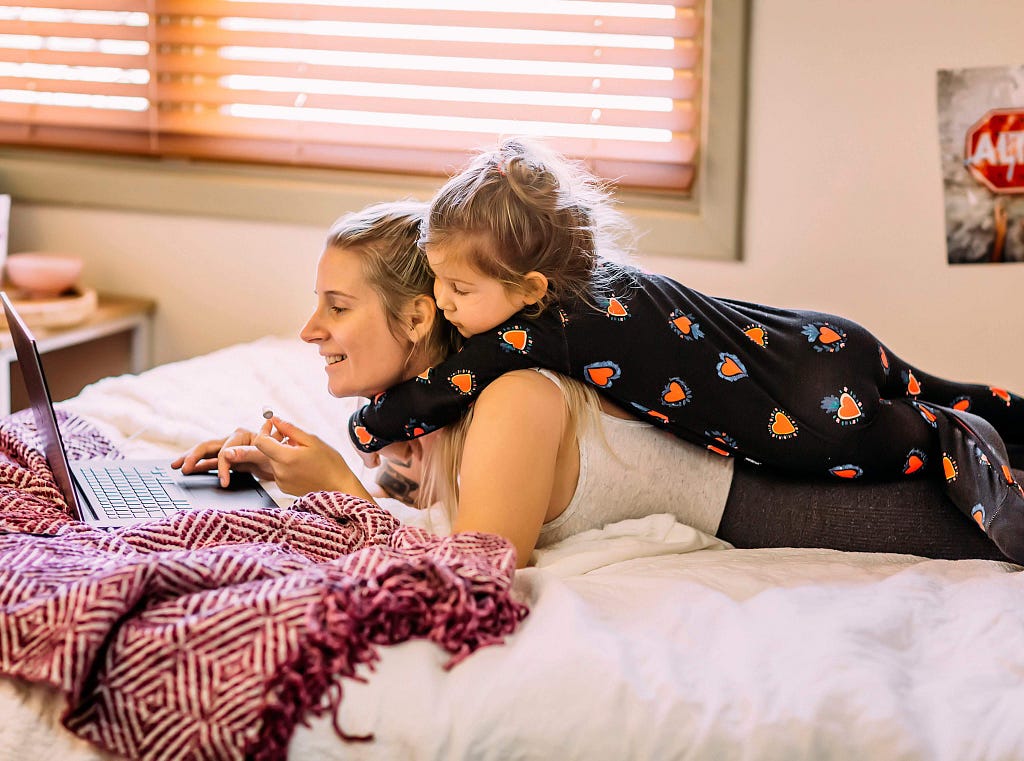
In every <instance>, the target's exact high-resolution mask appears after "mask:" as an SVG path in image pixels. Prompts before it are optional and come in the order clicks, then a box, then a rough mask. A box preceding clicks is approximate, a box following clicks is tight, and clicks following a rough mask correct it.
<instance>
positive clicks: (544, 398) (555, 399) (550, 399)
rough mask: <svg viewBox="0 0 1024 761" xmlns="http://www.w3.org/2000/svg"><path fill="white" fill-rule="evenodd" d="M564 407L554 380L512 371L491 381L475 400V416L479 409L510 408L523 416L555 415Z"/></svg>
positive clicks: (525, 371)
mask: <svg viewBox="0 0 1024 761" xmlns="http://www.w3.org/2000/svg"><path fill="white" fill-rule="evenodd" d="M564 405H565V399H564V398H563V396H562V390H561V389H560V388H559V387H558V384H556V383H555V382H554V381H553V380H551V379H550V378H547V377H545V376H544V375H543V374H541V373H539V372H537V371H536V370H513V371H512V372H508V373H505V374H504V375H502V376H501V377H499V378H497V379H496V380H494V381H492V382H491V383H490V385H488V386H487V388H485V389H484V390H483V391H481V392H480V396H479V397H478V398H477V401H476V414H477V415H479V414H480V411H481V409H488V408H492V407H502V408H505V409H509V408H510V407H514V408H518V409H520V410H521V411H522V412H523V413H524V414H538V413H549V412H554V411H556V410H557V409H559V408H560V407H563V406H564Z"/></svg>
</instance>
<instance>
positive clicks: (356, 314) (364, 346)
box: [299, 247, 425, 397]
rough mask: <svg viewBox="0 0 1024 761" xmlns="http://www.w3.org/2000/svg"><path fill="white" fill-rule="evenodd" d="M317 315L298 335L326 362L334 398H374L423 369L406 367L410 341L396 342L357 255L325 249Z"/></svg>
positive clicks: (318, 278) (318, 280)
mask: <svg viewBox="0 0 1024 761" xmlns="http://www.w3.org/2000/svg"><path fill="white" fill-rule="evenodd" d="M315 292H316V297H317V306H316V311H314V312H313V315H312V316H311V317H310V318H309V320H308V321H307V322H306V325H305V327H303V328H302V331H301V332H300V333H299V335H300V336H301V337H302V340H303V341H306V342H308V343H311V344H315V345H316V346H317V348H318V349H319V350H320V356H321V357H323V359H324V363H325V366H324V371H325V372H326V373H327V389H328V391H330V393H331V395H332V396H339V397H341V396H366V397H372V396H374V395H375V394H378V393H380V392H381V391H384V390H385V389H387V388H390V387H391V386H393V385H395V384H396V383H400V382H401V381H403V380H407V379H408V378H411V377H414V376H415V375H416V374H417V373H419V372H421V371H422V370H424V369H425V368H422V367H412V366H410V362H409V359H410V355H411V354H412V350H413V342H412V339H411V338H408V339H401V338H396V337H395V336H394V335H393V334H392V333H391V329H390V326H389V324H388V320H387V316H386V315H385V312H384V307H383V306H382V305H381V302H380V298H379V297H378V295H377V292H376V291H375V290H373V288H372V287H371V286H370V285H369V283H367V282H366V280H365V278H364V277H363V270H362V266H361V263H360V255H359V254H357V253H353V252H352V251H349V250H346V249H340V248H330V247H329V248H327V249H325V250H324V252H323V253H322V254H321V255H320V261H319V262H318V263H317V267H316V288H315Z"/></svg>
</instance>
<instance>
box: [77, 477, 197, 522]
mask: <svg viewBox="0 0 1024 761" xmlns="http://www.w3.org/2000/svg"><path fill="white" fill-rule="evenodd" d="M79 473H80V475H81V476H82V477H83V478H84V479H85V482H86V483H87V484H88V485H89V488H90V489H92V492H93V494H94V495H95V497H96V500H97V502H98V503H99V504H98V505H95V507H99V508H101V509H102V510H103V512H105V513H106V514H107V517H108V518H163V517H165V516H168V515H173V514H175V513H176V512H178V511H179V510H183V509H185V508H187V507H188V506H189V501H188V499H187V498H186V496H185V493H184V492H183V491H182V490H181V489H180V488H179V487H178V486H177V485H176V484H175V483H174V481H173V480H172V478H171V476H170V474H168V473H167V471H165V470H142V469H139V468H133V467H132V466H130V465H126V466H123V467H120V468H96V469H94V468H82V469H80V470H79Z"/></svg>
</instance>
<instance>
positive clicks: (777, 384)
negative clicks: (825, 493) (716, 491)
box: [350, 140, 1024, 560]
mask: <svg viewBox="0 0 1024 761" xmlns="http://www.w3.org/2000/svg"><path fill="white" fill-rule="evenodd" d="M616 222H617V219H616V215H615V214H614V213H613V211H612V209H611V199H610V197H609V196H608V195H607V194H606V193H604V192H602V190H601V189H600V187H599V186H598V185H597V183H596V182H595V181H594V179H593V178H592V177H590V176H589V175H587V174H586V173H584V172H582V171H581V170H579V169H578V168H576V167H575V166H574V165H572V164H570V163H569V162H567V161H565V160H564V159H562V158H560V157H558V156H554V155H552V154H548V153H546V152H545V151H543V150H542V149H540V148H539V147H538V146H535V145H531V144H529V143H526V142H523V141H519V140H509V141H506V142H504V143H503V144H502V145H501V146H500V147H499V149H498V150H496V151H493V152H489V153H484V154H481V155H480V156H478V157H477V158H476V159H475V160H473V161H472V162H471V163H470V165H469V166H468V167H467V168H466V169H465V170H464V171H463V172H461V173H460V174H458V175H456V176H455V177H453V178H452V179H451V180H450V181H449V182H448V183H447V184H446V185H445V186H444V187H443V188H442V189H441V191H440V192H439V193H438V195H437V197H436V198H435V199H434V201H433V203H432V207H431V210H430V214H429V217H428V221H427V224H426V225H425V229H424V231H423V235H422V237H421V244H422V246H423V248H424V250H425V251H426V255H427V258H428V259H429V262H430V265H431V268H432V269H433V271H434V274H435V285H434V292H435V297H436V299H437V303H438V306H439V307H440V308H441V309H443V310H444V313H445V317H446V318H447V319H448V320H449V321H450V322H451V323H452V324H453V325H454V326H455V327H456V328H457V329H458V330H459V332H460V333H461V334H462V335H463V336H465V337H467V338H468V339H469V340H468V341H467V342H466V345H465V346H464V347H463V349H462V350H461V351H460V352H459V353H457V354H455V355H453V356H451V357H450V358H449V359H448V360H446V361H445V362H443V363H440V364H438V365H436V366H434V367H433V368H431V369H429V370H427V371H426V372H423V373H421V374H420V375H419V376H418V377H416V378H415V379H412V380H410V381H407V382H405V383H403V384H400V385H398V386H395V387H393V388H391V389H389V390H387V391H386V392H384V393H381V394H378V395H376V396H375V397H374V398H373V401H372V402H371V403H370V404H368V405H366V406H365V407H363V408H362V409H360V410H359V411H358V412H356V414H355V415H353V417H352V420H351V422H350V432H351V435H352V439H353V442H354V443H355V445H356V446H357V448H359V449H361V450H362V451H364V452H372V451H376V450H377V449H379V448H381V447H383V446H385V445H386V444H388V443H390V442H394V441H402V440H410V439H414V438H416V437H418V436H421V435H422V434H424V433H427V432H429V431H432V430H434V429H436V428H438V427H441V426H444V425H447V424H448V423H451V422H453V421H454V420H456V419H458V418H459V417H460V416H461V415H462V414H463V413H464V412H465V411H466V409H467V408H468V407H469V405H470V404H471V403H472V402H473V400H474V399H475V398H476V397H477V395H478V394H479V393H480V392H481V390H482V389H484V388H485V387H486V386H487V385H488V384H489V383H491V382H492V381H493V380H495V379H496V378H498V377H499V376H501V375H502V374H504V373H506V372H508V371H510V370H514V369H517V368H529V367H545V368H549V369H552V370H556V371H558V372H561V373H563V374H565V375H568V376H570V377H574V378H578V379H580V380H583V381H584V382H586V383H587V384H589V385H591V386H592V387H594V388H596V389H597V390H598V391H599V392H600V393H601V394H602V395H603V396H604V397H606V398H608V399H610V400H612V401H614V402H615V403H617V404H619V405H621V406H623V407H626V408H628V409H630V410H632V411H633V412H634V414H635V415H636V416H637V417H640V418H641V419H644V420H647V421H649V422H651V423H654V424H656V425H659V426H662V427H664V428H666V429H667V430H669V431H671V432H672V433H674V434H676V435H677V436H679V437H681V438H684V439H687V440H689V441H692V442H696V443H699V444H701V445H702V446H705V447H706V448H707V449H708V450H710V451H712V452H715V453H718V454H722V455H739V456H742V457H744V458H746V459H747V460H750V461H752V462H755V463H759V464H764V465H768V466H773V467H776V468H781V469H784V470H788V471H794V472H800V473H804V474H808V473H809V474H831V475H832V476H834V477H838V478H842V479H857V478H861V477H871V478H883V479H884V478H891V477H894V476H903V475H907V476H909V475H913V474H916V473H920V472H925V471H928V472H932V473H935V474H937V476H938V477H939V478H941V479H942V483H943V484H944V488H945V490H946V492H947V494H948V496H949V498H950V499H951V500H952V501H953V502H954V503H955V504H956V505H957V506H958V507H959V508H960V510H962V511H963V512H964V513H965V514H967V515H968V516H970V517H972V518H973V519H974V520H975V521H976V522H977V523H978V525H979V526H980V527H981V528H982V529H983V530H984V531H985V532H986V533H987V534H988V535H989V537H990V538H991V539H992V540H993V541H994V542H995V543H996V545H997V546H998V547H999V548H1000V549H1001V550H1002V551H1003V552H1004V553H1006V554H1007V555H1008V556H1010V557H1013V558H1015V559H1017V560H1021V559H1024V554H1022V548H1024V489H1022V488H1021V486H1020V485H1019V484H1018V483H1017V482H1016V481H1015V479H1014V476H1013V473H1012V471H1011V469H1010V461H1009V457H1008V455H1007V451H1006V447H1005V445H1004V442H1003V440H1002V438H1000V436H1002V437H1004V438H1005V439H1006V441H1007V442H1009V443H1010V444H1013V445H1020V444H1024V400H1022V399H1021V398H1020V397H1019V396H1016V395H1013V394H1010V393H1008V392H1006V391H1004V390H1002V389H998V388H994V387H989V386H980V385H967V384H960V383H953V382H950V381H946V380H942V379H940V378H936V377H934V376H931V375H928V374H927V373H925V372H923V371H921V370H919V369H917V368H915V367H912V366H911V365H909V364H907V363H906V362H903V361H902V360H900V359H899V358H898V357H896V356H895V355H894V354H892V352H890V351H889V350H888V349H886V348H885V347H884V346H883V345H882V344H881V343H880V342H879V341H878V339H876V338H875V337H874V336H873V335H871V334H870V333H869V332H868V331H867V330H865V329H864V328H863V327H861V326H860V325H858V324H856V323H854V322H851V321H850V320H846V319H844V318H841V317H837V316H834V315H829V314H823V313H818V312H807V311H794V310H785V309H777V308H773V307H767V306H762V305H758V304H749V303H744V302H739V301H733V300H730V299H721V298H713V297H709V296H705V295H703V294H701V293H698V292H696V291H694V290H692V289H690V288H687V287H686V286H683V285H681V284H679V283H676V282H674V281H672V280H670V279H669V278H666V277H663V276H659V275H652V274H647V273H643V272H640V271H638V270H636V269H634V268H631V267H628V266H623V265H619V264H616V263H614V262H613V261H611V260H610V258H608V257H607V254H608V253H610V252H614V251H615V250H616V248H615V246H614V235H613V233H614V228H615V223H616Z"/></svg>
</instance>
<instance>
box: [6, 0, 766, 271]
mask: <svg viewBox="0 0 1024 761" xmlns="http://www.w3.org/2000/svg"><path fill="white" fill-rule="evenodd" d="M707 4H708V7H709V8H711V12H710V13H708V14H707V16H706V18H707V19H709V20H708V21H706V22H705V29H704V34H705V35H706V37H708V38H709V39H707V40H706V46H705V48H704V49H705V50H709V51H710V55H709V56H708V59H707V60H706V62H705V77H704V83H703V92H702V105H701V112H702V125H701V135H702V141H701V149H700V150H701V153H700V159H699V164H698V176H697V181H696V183H695V187H694V191H693V193H692V195H691V196H690V197H688V198H683V197H681V195H680V194H678V193H673V192H670V191H640V190H623V191H621V192H620V193H619V194H618V197H619V199H620V200H621V201H622V208H623V210H624V211H625V212H626V213H627V214H628V215H629V216H630V218H631V219H632V220H633V221H634V222H635V224H636V227H637V230H638V232H639V233H640V236H641V237H640V240H639V244H638V251H639V253H640V254H641V255H643V256H668V257H690V258H700V259H720V260H736V259H740V258H741V250H742V206H743V185H744V172H743V166H744V156H743V153H744V144H745V131H746V130H745V127H746V82H747V70H746V65H747V64H746V62H747V47H748V20H749V0H707ZM708 43H709V44H708ZM709 80H713V81H714V88H713V90H712V91H710V93H709V88H708V81H709ZM455 168H456V167H451V168H450V169H455ZM441 182H442V179H441V178H438V177H426V176H415V175H398V174H387V173H376V172H360V171H351V170H341V169H338V170H333V169H313V168H298V167H280V166H260V165H250V164H231V163H226V162H209V161H195V160H184V159H170V158H165V159H160V158H144V157H143V158H137V157H122V156H111V155H103V154H93V153H74V152H62V151H57V150H42V149H31V148H14V147H5V148H0V187H2V188H3V192H4V193H7V194H9V195H11V196H12V201H13V203H14V205H15V206H17V205H19V204H43V205H61V206H74V207H80V208H101V209H111V210H121V211H139V212H151V213H160V214H176V215H184V216H214V217H221V218H227V219H241V220H251V221H260V222H268V223H285V224H296V225H315V226H322V227H326V226H327V225H329V224H330V223H331V222H332V221H333V220H334V219H335V218H336V217H337V216H339V215H340V214H342V213H344V212H345V211H347V210H350V209H357V208H360V207H362V206H364V205H366V204H368V203H372V202H375V201H380V200H387V199H391V198H400V197H409V196H412V197H416V198H422V199H424V200H426V199H429V198H430V196H431V194H432V193H433V192H434V190H436V188H437V187H438V185H439V184H440V183H441Z"/></svg>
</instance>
